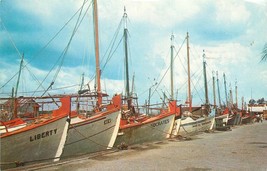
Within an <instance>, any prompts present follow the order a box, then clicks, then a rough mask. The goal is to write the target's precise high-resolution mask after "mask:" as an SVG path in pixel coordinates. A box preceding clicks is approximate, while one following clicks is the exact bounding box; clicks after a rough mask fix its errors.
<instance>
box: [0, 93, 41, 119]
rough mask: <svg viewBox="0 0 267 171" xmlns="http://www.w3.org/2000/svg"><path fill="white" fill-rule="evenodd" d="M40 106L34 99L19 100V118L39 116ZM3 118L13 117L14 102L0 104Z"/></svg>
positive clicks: (8, 101)
mask: <svg viewBox="0 0 267 171" xmlns="http://www.w3.org/2000/svg"><path fill="white" fill-rule="evenodd" d="M39 107H40V106H39V104H38V103H36V102H35V101H34V100H33V99H23V98H18V101H17V115H18V117H33V116H37V115H39ZM0 110H1V118H3V117H7V116H2V115H9V116H8V117H11V116H10V115H12V112H13V111H14V100H13V99H10V100H7V101H1V103H0Z"/></svg>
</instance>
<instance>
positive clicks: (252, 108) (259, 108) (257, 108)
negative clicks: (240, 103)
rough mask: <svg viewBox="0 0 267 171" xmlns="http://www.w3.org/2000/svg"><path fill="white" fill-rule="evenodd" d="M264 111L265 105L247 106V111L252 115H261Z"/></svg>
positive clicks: (266, 107) (266, 106)
mask: <svg viewBox="0 0 267 171" xmlns="http://www.w3.org/2000/svg"><path fill="white" fill-rule="evenodd" d="M264 110H267V104H248V111H250V112H254V113H259V114H261V113H263V111H264Z"/></svg>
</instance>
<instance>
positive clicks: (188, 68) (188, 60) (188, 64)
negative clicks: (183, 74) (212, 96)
mask: <svg viewBox="0 0 267 171" xmlns="http://www.w3.org/2000/svg"><path fill="white" fill-rule="evenodd" d="M186 40H187V41H186V45H187V74H188V99H187V102H188V103H189V112H192V98H191V82H190V80H191V78H190V58H189V34H188V32H187V33H186Z"/></svg>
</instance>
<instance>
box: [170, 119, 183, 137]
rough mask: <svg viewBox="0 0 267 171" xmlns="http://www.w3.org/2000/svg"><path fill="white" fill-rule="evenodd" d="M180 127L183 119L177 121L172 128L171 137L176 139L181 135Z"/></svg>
mask: <svg viewBox="0 0 267 171" xmlns="http://www.w3.org/2000/svg"><path fill="white" fill-rule="evenodd" d="M180 126H181V118H178V119H175V121H174V125H173V128H172V134H171V137H176V136H177V135H179V134H178V133H179V129H180Z"/></svg>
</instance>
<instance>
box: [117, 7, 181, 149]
mask: <svg viewBox="0 0 267 171" xmlns="http://www.w3.org/2000/svg"><path fill="white" fill-rule="evenodd" d="M123 19H124V21H125V27H124V35H123V36H124V43H125V44H124V48H125V50H124V52H125V61H126V62H125V71H126V81H125V83H126V86H125V97H124V99H123V101H122V103H123V105H122V118H121V121H120V127H119V132H118V136H117V139H116V142H115V146H120V145H122V144H125V145H134V144H141V143H145V142H152V141H162V140H164V139H166V138H169V137H170V134H171V131H172V128H173V124H174V118H175V112H176V101H170V102H169V106H168V107H169V108H161V107H159V108H157V109H155V108H154V111H155V110H156V112H152V111H151V110H152V109H151V108H149V107H150V104H148V105H147V106H146V112H140V109H139V107H138V105H137V103H135V102H137V97H133V94H134V93H133V92H130V86H129V72H128V68H129V67H128V47H127V44H128V42H127V41H128V40H127V38H128V29H127V14H126V10H125V9H124V15H123ZM134 100H135V101H134Z"/></svg>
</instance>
